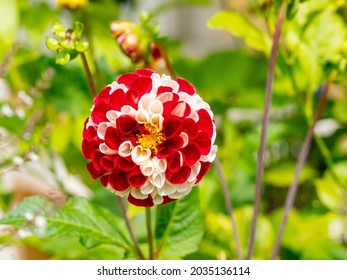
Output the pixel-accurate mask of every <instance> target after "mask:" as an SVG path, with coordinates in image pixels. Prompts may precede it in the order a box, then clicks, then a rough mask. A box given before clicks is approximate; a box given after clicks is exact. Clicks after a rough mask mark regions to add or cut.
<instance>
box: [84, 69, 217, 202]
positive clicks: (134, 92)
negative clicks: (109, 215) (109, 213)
mask: <svg viewBox="0 0 347 280" xmlns="http://www.w3.org/2000/svg"><path fill="white" fill-rule="evenodd" d="M215 138H216V128H215V123H214V120H213V114H212V112H211V110H210V107H209V105H208V104H207V103H205V102H204V101H203V100H202V99H201V97H200V96H199V95H198V94H197V93H196V92H195V89H194V87H193V86H192V85H191V84H190V83H188V82H187V81H186V80H184V79H181V78H177V79H176V80H172V79H171V78H170V76H167V75H162V76H160V75H159V74H157V73H155V72H154V71H152V70H150V69H138V70H137V71H136V72H135V73H127V74H124V75H121V76H119V77H118V79H117V81H115V82H113V83H112V84H110V85H108V86H107V87H106V88H104V89H103V90H102V91H101V93H100V94H99V95H98V96H97V97H96V98H95V99H94V105H93V107H92V109H91V116H90V117H89V118H87V120H86V122H85V127H84V130H83V142H82V151H83V156H84V157H85V158H86V159H89V160H91V161H90V162H89V163H88V164H87V168H88V170H89V172H90V174H91V175H92V177H93V178H94V179H96V178H98V177H100V181H101V183H102V184H103V185H104V186H105V187H107V188H108V189H110V190H112V191H115V193H116V194H117V195H119V196H127V197H128V200H129V202H130V203H132V204H135V205H138V206H146V207H150V206H153V205H154V204H165V203H168V202H170V201H173V200H176V199H178V198H180V197H182V196H184V195H186V194H188V193H189V192H190V190H191V189H192V187H193V186H195V185H196V184H198V183H199V182H200V180H201V179H202V177H203V176H204V175H205V173H206V172H207V171H208V169H209V168H210V164H211V162H212V161H213V160H214V158H215V154H216V151H217V146H215V145H213V143H214V140H215Z"/></svg>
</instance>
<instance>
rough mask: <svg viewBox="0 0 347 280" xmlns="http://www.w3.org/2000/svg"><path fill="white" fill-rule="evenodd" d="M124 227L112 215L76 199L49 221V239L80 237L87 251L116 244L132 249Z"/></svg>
mask: <svg viewBox="0 0 347 280" xmlns="http://www.w3.org/2000/svg"><path fill="white" fill-rule="evenodd" d="M125 232H126V230H125V226H124V224H122V223H120V220H119V218H117V217H116V216H114V215H113V214H112V213H111V212H109V211H108V210H106V209H103V208H101V207H97V206H94V205H93V204H92V203H90V202H89V201H88V200H87V199H86V198H82V197H74V198H72V199H70V200H69V201H68V202H67V203H65V204H64V205H63V206H62V207H61V208H60V209H59V210H58V211H57V212H56V213H55V215H54V217H53V218H50V219H49V223H48V227H47V236H54V237H76V236H77V237H80V240H81V243H82V244H83V245H84V246H86V247H87V248H92V247H94V246H96V245H99V244H115V245H118V246H119V247H123V248H124V249H129V246H130V242H129V239H128V237H127V235H126V233H125Z"/></svg>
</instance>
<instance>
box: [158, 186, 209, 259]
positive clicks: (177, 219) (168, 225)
mask: <svg viewBox="0 0 347 280" xmlns="http://www.w3.org/2000/svg"><path fill="white" fill-rule="evenodd" d="M198 205H199V191H198V188H197V187H195V188H193V189H192V191H191V192H190V193H189V195H186V196H185V197H183V198H181V199H179V200H177V201H175V202H173V203H169V204H166V205H162V206H159V207H158V210H157V222H156V228H155V238H156V239H157V242H158V244H159V245H158V248H159V250H160V253H159V256H158V257H159V259H170V258H179V257H184V256H185V255H187V254H189V253H193V252H194V251H196V250H197V249H198V247H197V245H198V243H199V241H200V240H201V237H202V234H203V231H202V219H201V213H200V210H199V206H198Z"/></svg>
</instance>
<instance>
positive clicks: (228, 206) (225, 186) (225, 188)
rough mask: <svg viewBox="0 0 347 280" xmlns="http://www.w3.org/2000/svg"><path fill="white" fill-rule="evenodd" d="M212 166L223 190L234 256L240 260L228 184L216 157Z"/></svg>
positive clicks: (240, 254)
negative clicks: (232, 237)
mask: <svg viewBox="0 0 347 280" xmlns="http://www.w3.org/2000/svg"><path fill="white" fill-rule="evenodd" d="M214 166H215V168H216V170H217V174H218V177H219V181H220V183H221V186H222V190H223V196H224V202H225V207H226V209H227V212H228V215H229V219H230V223H231V228H232V231H233V235H234V242H235V246H236V255H237V258H238V259H239V260H242V258H243V257H242V249H241V242H240V238H239V234H238V230H237V225H236V220H235V217H234V214H233V206H232V202H231V199H230V192H229V188H228V183H227V180H226V178H225V176H224V173H223V169H222V166H221V163H220V161H219V159H218V158H217V157H216V159H215V160H214Z"/></svg>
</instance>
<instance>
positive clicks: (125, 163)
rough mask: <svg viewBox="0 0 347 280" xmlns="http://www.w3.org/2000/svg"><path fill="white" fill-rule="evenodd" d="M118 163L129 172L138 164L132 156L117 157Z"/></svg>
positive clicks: (121, 168) (119, 166) (120, 167)
mask: <svg viewBox="0 0 347 280" xmlns="http://www.w3.org/2000/svg"><path fill="white" fill-rule="evenodd" d="M116 165H117V166H118V168H119V169H120V170H122V171H125V172H128V171H130V170H132V169H134V168H135V167H136V164H135V163H134V162H133V161H132V160H131V157H126V158H123V157H117V159H116Z"/></svg>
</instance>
